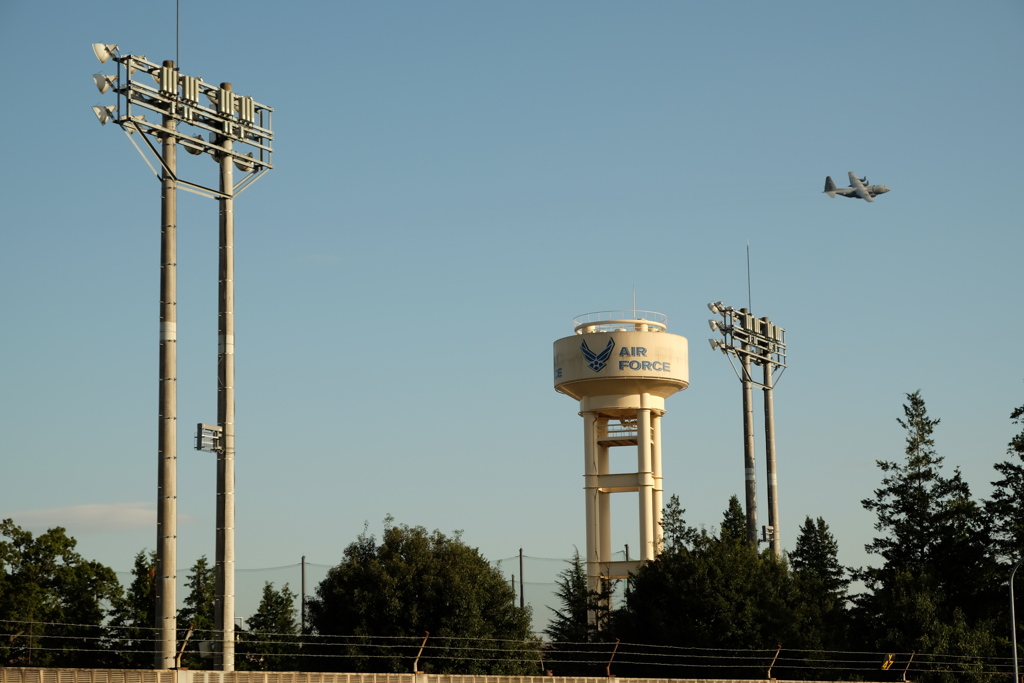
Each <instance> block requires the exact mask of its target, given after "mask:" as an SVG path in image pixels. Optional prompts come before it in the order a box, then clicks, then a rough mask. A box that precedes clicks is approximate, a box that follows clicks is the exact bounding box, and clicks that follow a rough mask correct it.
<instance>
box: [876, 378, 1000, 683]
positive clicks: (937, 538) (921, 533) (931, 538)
mask: <svg viewBox="0 0 1024 683" xmlns="http://www.w3.org/2000/svg"><path fill="white" fill-rule="evenodd" d="M907 400H908V402H907V403H906V404H904V406H903V411H904V417H903V419H899V420H897V421H898V422H899V424H900V426H902V427H903V428H904V430H905V431H906V449H905V455H906V458H905V460H904V461H902V462H890V461H881V460H880V461H877V464H878V466H879V468H880V469H881V470H882V472H883V473H885V476H884V477H883V479H882V486H881V487H880V488H879V489H876V490H875V494H874V497H873V498H868V499H865V500H863V501H862V504H863V506H864V507H865V509H867V510H870V511H872V512H874V513H875V514H876V515H877V519H876V522H875V530H876V531H878V532H881V535H880V536H878V537H876V538H875V539H873V541H872V542H871V543H870V544H868V545H867V546H866V550H867V551H868V552H869V553H872V554H876V555H879V556H881V557H882V558H883V559H884V560H885V562H884V564H883V565H882V566H881V567H867V568H865V569H862V570H860V571H859V572H857V577H858V578H860V579H862V580H863V581H864V584H865V586H866V588H867V589H868V590H867V592H866V593H864V594H862V595H860V596H858V597H857V599H856V605H857V617H858V620H859V627H858V628H857V632H859V633H862V634H864V635H865V636H866V640H865V643H864V646H865V647H866V648H867V649H874V650H876V651H879V650H880V651H904V652H910V651H916V652H939V651H944V652H950V653H955V652H961V653H962V654H963V655H964V656H970V657H977V656H984V655H985V654H991V653H986V652H979V651H976V650H974V649H972V648H974V647H975V646H976V645H978V644H981V645H985V646H987V645H986V644H991V641H990V640H986V639H985V638H984V637H983V636H984V635H985V633H987V632H988V630H989V629H990V628H991V627H992V624H991V622H990V621H989V620H990V619H991V617H992V606H993V604H994V598H993V593H992V591H993V589H994V580H993V577H995V575H996V574H995V572H994V566H993V561H992V556H991V554H990V552H989V548H988V545H987V533H986V524H985V518H984V515H983V514H982V510H981V507H980V506H979V505H978V504H977V503H976V502H975V501H973V500H972V499H971V495H970V489H969V487H968V485H967V483H966V482H965V481H964V480H963V478H962V476H961V474H960V471H959V470H954V473H953V476H951V477H945V476H943V474H942V470H941V467H942V458H941V457H939V456H938V455H937V453H936V450H935V441H934V436H933V435H934V431H935V427H936V426H937V425H938V424H939V420H938V419H932V418H930V417H929V416H928V412H927V409H926V407H925V403H924V399H923V398H922V397H921V394H920V392H919V391H917V392H914V393H912V394H907ZM948 638H955V639H956V640H955V641H949V640H947V639H948ZM969 643H973V645H968V644H969ZM958 648H959V649H958ZM951 675H952V674H951ZM957 675H963V676H967V675H968V672H967V671H966V670H964V671H960V672H959V673H958V674H957ZM935 676H938V677H939V678H936V679H935V680H938V679H941V676H940V675H939V674H935Z"/></svg>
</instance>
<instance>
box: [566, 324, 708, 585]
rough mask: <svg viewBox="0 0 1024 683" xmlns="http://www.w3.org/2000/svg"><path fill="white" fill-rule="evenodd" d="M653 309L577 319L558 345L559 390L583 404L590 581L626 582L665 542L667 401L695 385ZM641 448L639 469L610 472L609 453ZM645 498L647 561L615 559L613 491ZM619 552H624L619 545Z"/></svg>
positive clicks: (681, 346)
mask: <svg viewBox="0 0 1024 683" xmlns="http://www.w3.org/2000/svg"><path fill="white" fill-rule="evenodd" d="M667 320H668V319H667V317H666V316H664V315H662V314H661V313H653V312H651V311H632V310H631V311H602V312H600V313H588V314H586V315H581V316H579V317H577V318H576V319H575V320H573V325H574V329H573V332H575V334H574V335H573V336H571V337H564V338H562V339H559V340H558V341H556V342H555V346H554V353H555V367H554V370H555V391H558V392H561V393H563V394H565V395H567V396H571V397H573V398H574V399H576V400H578V401H579V402H580V416H581V417H582V418H583V455H584V462H585V466H584V476H585V482H586V483H585V484H584V489H585V491H586V501H587V556H586V561H587V579H588V586H589V587H590V589H591V590H595V591H599V590H601V587H602V582H603V580H606V579H618V578H625V577H626V576H628V575H629V573H630V572H631V571H634V570H635V569H636V567H637V566H638V565H639V564H640V562H642V561H645V560H653V559H654V556H655V554H656V553H657V552H658V550H659V546H660V543H661V512H662V507H663V501H662V484H661V416H662V415H664V414H665V399H666V398H668V397H669V396H671V395H672V394H674V393H676V392H677V391H682V390H683V389H685V388H686V387H687V385H689V383H690V373H689V364H688V359H687V347H688V345H687V341H686V338H685V337H680V336H678V335H674V334H668V333H667V332H666V322H667ZM623 446H626V447H632V448H634V449H636V463H637V465H636V471H635V472H622V473H613V472H611V471H610V464H609V460H610V458H609V451H610V450H611V449H612V448H615V447H623ZM626 492H636V493H637V494H638V497H639V519H640V548H639V553H638V554H639V560H633V561H628V560H627V561H617V562H613V561H612V547H613V546H612V539H611V506H610V503H611V501H610V498H611V494H613V493H626ZM616 547H618V546H616Z"/></svg>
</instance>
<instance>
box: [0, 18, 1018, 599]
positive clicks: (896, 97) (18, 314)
mask: <svg viewBox="0 0 1024 683" xmlns="http://www.w3.org/2000/svg"><path fill="white" fill-rule="evenodd" d="M181 19H182V20H181V52H180V64H181V68H182V71H183V72H184V73H187V74H189V75H194V76H202V77H203V78H204V79H205V80H206V81H207V82H209V83H219V82H221V81H231V82H232V83H233V84H234V89H235V91H236V92H238V93H240V94H249V95H252V96H254V97H255V98H256V99H257V100H258V101H260V102H263V103H266V104H269V105H271V106H273V107H274V108H275V116H274V129H275V134H276V141H275V149H276V151H277V154H275V156H274V161H275V165H276V168H275V170H274V171H272V172H271V173H269V174H268V175H267V176H266V177H264V178H263V179H261V180H260V181H259V182H258V183H256V184H255V185H254V186H253V187H252V188H251V189H250V190H248V191H246V192H245V193H244V194H243V195H241V196H240V197H239V199H238V201H237V203H236V217H237V218H236V220H237V277H236V286H237V316H236V318H237V339H236V354H237V355H236V358H237V372H238V379H237V391H238V396H237V409H238V418H237V424H238V427H237V433H238V442H237V447H238V456H237V485H238V496H237V517H238V520H237V553H238V557H237V564H238V567H239V568H255V567H274V566H280V565H288V564H294V563H296V562H298V559H299V557H300V556H302V555H306V556H307V558H309V560H310V561H311V562H315V563H320V564H325V565H326V564H334V563H336V562H337V561H338V560H339V559H340V556H341V552H342V549H343V548H344V547H345V545H347V544H348V543H349V542H351V541H352V540H353V539H354V538H355V537H356V535H357V534H358V533H359V532H360V531H361V530H362V528H363V525H364V522H367V521H368V522H369V526H370V530H371V531H373V532H376V533H379V532H380V529H381V520H382V519H383V518H384V516H385V515H386V514H388V513H390V514H393V515H394V516H395V517H396V519H397V520H398V521H399V522H404V523H409V524H418V525H423V526H426V527H428V528H431V529H433V528H438V529H441V530H442V531H445V532H451V531H453V530H455V529H462V530H464V532H465V533H464V538H465V540H466V541H467V542H469V543H470V544H471V545H474V546H477V547H479V548H480V549H481V551H482V552H483V553H484V554H485V555H486V556H487V557H489V558H491V559H498V558H502V557H511V556H513V555H515V554H516V553H517V552H518V549H519V548H520V547H522V548H524V549H525V552H526V553H527V554H528V555H531V556H537V557H567V556H569V555H571V553H572V550H573V546H577V547H579V548H581V549H582V548H583V546H584V539H585V536H584V526H583V523H584V514H583V513H584V509H583V493H582V484H583V480H582V474H583V457H582V426H581V420H580V418H579V417H578V416H577V414H576V413H577V409H578V407H577V404H576V403H575V402H574V401H572V400H571V399H569V398H567V397H565V396H562V395H559V394H556V393H555V392H554V391H553V389H552V382H551V344H552V342H553V341H554V340H555V339H557V338H559V337H562V336H566V335H568V334H571V333H572V318H573V316H576V315H578V314H581V313H586V312H590V311H598V310H606V309H616V308H624V307H629V306H631V305H632V292H633V290H634V288H635V290H636V302H637V306H638V307H639V308H643V309H649V310H654V311H660V312H662V313H665V314H667V315H668V318H669V331H670V332H673V333H676V334H680V335H683V336H686V337H688V338H689V339H690V346H691V349H690V350H691V358H690V366H691V386H690V388H689V389H688V390H687V391H685V392H683V393H682V394H680V395H677V396H676V397H674V398H672V399H670V400H669V402H668V414H667V415H666V417H665V419H664V443H665V448H664V456H665V488H666V493H667V494H677V495H678V496H679V497H680V499H681V500H682V504H683V506H684V507H685V508H686V509H687V511H688V512H687V518H688V520H689V521H690V522H691V523H694V524H703V525H708V526H710V525H717V524H718V522H719V520H720V519H721V514H722V511H723V510H724V509H725V507H726V504H727V501H728V498H729V496H731V495H733V494H736V495H740V496H741V495H742V491H743V461H742V424H741V410H740V386H739V382H738V381H737V380H736V377H735V375H734V374H733V370H732V369H731V368H730V367H729V363H728V361H727V359H726V358H724V357H723V356H722V355H721V354H718V353H714V352H712V351H711V349H710V348H709V347H708V345H707V342H706V339H707V338H708V337H710V336H711V332H710V330H709V329H708V327H707V322H706V321H707V319H708V318H710V317H711V316H710V314H709V312H708V310H707V308H706V304H707V302H709V301H715V300H722V301H724V302H726V303H728V304H731V305H733V306H736V307H740V306H743V305H745V304H746V301H747V281H746V245H747V244H748V243H749V245H750V252H751V259H752V269H751V272H752V292H753V296H752V303H753V310H754V313H755V314H757V315H767V316H769V317H771V318H772V319H773V320H774V321H775V322H777V323H778V324H779V325H781V326H783V327H785V328H786V329H787V333H788V341H789V360H790V368H789V369H788V370H787V371H786V373H785V374H784V375H783V377H782V380H781V382H780V383H779V385H778V388H777V390H776V398H775V403H776V420H777V425H776V427H777V447H778V462H779V487H780V501H781V503H780V506H781V522H782V526H783V545H784V547H785V548H788V549H791V548H792V546H793V542H794V540H795V536H796V531H797V527H798V525H799V524H800V523H801V522H802V521H803V519H804V518H805V517H806V516H812V517H817V516H822V517H824V518H825V520H826V521H827V522H828V523H829V525H830V526H831V527H832V530H833V532H834V533H835V535H836V537H837V539H838V541H839V544H840V559H841V560H842V561H844V562H845V563H847V564H850V565H861V564H864V563H865V562H868V561H869V559H870V558H868V556H866V555H865V554H864V552H863V546H864V544H865V543H867V542H869V541H870V539H871V537H872V535H873V530H872V523H873V519H872V517H871V516H870V515H869V514H868V513H866V512H865V511H864V510H863V509H862V508H861V506H860V503H859V501H860V500H861V499H862V498H865V497H867V496H869V495H871V492H872V490H873V489H874V488H875V487H876V486H877V485H878V483H879V481H880V474H879V471H878V469H877V468H876V466H875V460H876V459H899V458H901V457H902V452H903V445H904V444H903V434H902V431H901V429H900V428H899V426H898V425H897V424H896V418H897V417H898V416H900V415H901V414H902V411H901V404H902V403H903V401H904V394H905V393H907V392H912V391H914V390H917V389H921V390H922V392H923V395H924V398H925V400H926V401H927V405H928V408H929V411H930V413H931V414H932V416H933V417H938V418H941V420H942V423H941V425H940V426H939V428H938V431H937V433H936V438H937V445H938V450H939V453H940V454H941V455H943V456H945V458H946V464H947V466H948V467H949V468H950V469H951V468H952V467H955V466H959V467H961V468H962V469H963V472H964V474H965V476H966V477H967V479H968V481H969V482H970V483H971V485H972V487H973V490H974V493H975V494H976V495H977V496H979V497H980V496H987V495H988V494H989V491H990V487H989V482H990V481H991V480H993V479H994V478H995V477H994V474H995V473H994V471H993V470H992V464H993V463H995V462H998V461H1000V460H1002V459H1003V458H1004V457H1005V449H1006V444H1007V442H1008V441H1009V439H1010V438H1011V436H1012V435H1013V433H1014V427H1013V426H1012V425H1011V424H1010V421H1009V419H1008V416H1009V413H1010V411H1011V410H1012V409H1013V408H1014V407H1015V406H1018V405H1021V404H1022V403H1024V362H1022V355H1021V353H1020V350H1019V345H1020V340H1021V339H1022V338H1024V322H1022V319H1024V316H1022V310H1024V306H1022V296H1021V290H1022V284H1024V277H1022V270H1021V254H1022V253H1024V235H1022V221H1021V203H1020V202H1021V191H1020V170H1021V167H1020V164H1021V160H1022V159H1024V136H1022V133H1021V111H1024V88H1022V87H1021V86H1022V85H1024V83H1022V78H1021V73H1022V66H1024V5H1021V3H1019V2H1018V1H1017V0H1002V1H1000V0H993V1H988V2H980V3H975V4H972V5H967V4H964V3H961V2H952V1H939V2H936V1H934V0H929V1H927V2H925V1H908V2H900V3H891V2H858V3H852V4H851V3H824V4H823V3H820V2H783V3H771V4H767V3H761V2H736V3H706V2H684V1H676V2H655V1H652V2H643V3H624V2H621V3H612V2H592V1H588V2H576V1H564V2H556V3H547V2H517V3H479V2H417V3H413V2H390V3H380V2H337V3H334V2H330V3H329V2H302V1H296V2H287V3H285V2H267V1H265V0H256V1H254V2H248V3H242V4H239V3H220V2H218V3H206V4H200V3H197V2H195V1H194V0H182V1H181ZM174 23H175V7H174V2H171V1H166V2H165V1H161V2H151V3H142V4H138V5H136V6H135V7H133V8H132V9H130V10H129V9H128V8H124V7H122V8H118V7H115V6H111V5H102V4H95V3H82V2H71V1H70V0H56V1H55V2H49V3H38V2H25V1H23V0H9V1H7V2H4V3H3V4H2V5H0V38H2V40H0V55H2V59H0V78H2V82H3V83H5V84H6V86H7V89H6V95H5V97H4V103H5V106H4V107H3V108H0V122H2V126H3V130H4V131H5V141H4V149H3V159H4V163H3V164H2V166H0V174H2V176H0V178H2V183H0V193H2V199H0V226H2V227H0V239H2V242H0V315H2V320H3V323H2V324H0V349H2V352H3V361H2V362H0V387H2V391H0V453H2V470H0V472H2V475H0V481H2V486H0V490H2V495H0V516H11V517H13V518H14V519H15V521H16V522H19V523H21V524H22V525H23V526H27V527H29V528H32V529H33V530H35V531H42V530H43V529H45V527H46V526H47V525H48V524H61V525H63V526H66V527H67V528H68V529H69V531H70V532H71V533H72V534H73V535H75V536H76V538H78V540H79V543H80V550H81V551H82V552H83V553H84V554H85V555H86V556H88V557H92V558H95V559H98V560H100V561H102V562H104V563H106V564H108V565H110V566H112V567H114V568H115V569H120V570H125V569H128V568H129V567H130V566H131V561H132V556H133V555H134V554H135V553H136V552H137V551H139V550H141V549H143V548H153V547H154V544H155V524H154V519H155V501H156V421H157V420H156V398H157V394H156V378H157V332H158V275H159V269H158V266H159V258H158V255H159V195H160V188H159V184H158V182H157V180H156V179H155V178H154V177H153V175H152V174H151V173H150V171H149V170H148V169H147V168H146V166H145V164H144V163H143V161H142V159H141V158H140V157H139V155H138V154H137V152H136V151H135V150H134V149H133V148H132V146H131V145H130V143H129V142H128V141H127V140H126V139H125V137H124V135H123V134H122V133H121V132H120V130H119V129H117V128H116V127H114V126H107V127H105V128H101V127H100V126H99V125H98V123H97V121H96V119H95V118H94V117H93V114H92V112H91V111H90V107H91V106H92V105H97V104H112V103H113V97H112V95H110V94H108V95H100V94H98V93H97V91H96V90H95V88H94V86H93V84H92V79H91V75H92V74H93V73H98V72H104V70H106V72H111V70H110V68H109V66H110V65H109V64H108V65H106V67H104V66H101V65H100V64H99V63H98V62H97V61H96V60H95V59H94V57H93V55H92V52H91V50H90V47H89V46H90V43H93V42H110V43H117V44H118V45H120V47H121V49H122V51H123V52H130V53H136V54H140V53H141V54H145V55H147V56H148V57H149V58H150V59H151V60H153V61H162V60H164V59H174V58H175V33H174ZM209 165H210V167H211V169H210V172H212V170H213V169H212V166H213V164H212V162H210V163H209ZM851 170H853V171H856V172H857V173H858V174H860V175H867V176H868V178H869V179H870V180H871V182H874V183H884V184H886V185H888V186H889V187H890V188H891V189H892V191H891V192H890V193H889V194H887V195H885V196H883V197H881V198H879V199H878V200H876V202H875V203H873V204H867V203H865V202H861V201H852V200H846V199H842V198H837V199H829V198H828V197H826V196H825V195H823V194H822V193H821V190H822V187H823V185H824V179H825V176H826V175H829V174H831V175H832V177H833V178H835V179H836V180H837V181H838V182H840V184H842V185H845V184H846V183H845V180H846V173H847V172H848V171H851ZM216 245H217V207H216V205H215V203H214V202H213V201H211V200H208V199H203V198H200V197H196V196H193V195H189V194H186V193H181V197H180V204H179V255H178V268H179V299H178V310H179V322H178V338H179V361H180V365H179V372H178V385H179V404H178V415H179V423H180V430H179V444H180V450H179V491H180V499H179V512H180V515H181V519H180V521H179V558H180V560H181V561H180V562H179V565H180V566H182V567H185V566H188V565H189V564H191V563H192V561H194V559H195V558H196V557H198V556H199V555H200V554H204V553H205V554H207V555H208V556H211V557H212V555H213V552H214V485H215V472H214V464H213V459H212V456H210V455H208V454H200V453H197V452H195V451H192V450H191V449H190V440H191V434H192V428H193V425H194V424H195V423H197V422H211V421H214V420H215V419H216V393H215V387H216V352H217V345H216V323H217V320H216V293H217V284H216V283H217V272H216V258H217V254H216V252H217V246H216ZM758 448H759V450H760V449H763V439H761V438H760V434H759V438H758ZM762 452H763V451H762ZM763 467H764V464H763V457H761V456H759V459H758V468H759V469H758V472H759V487H760V493H759V502H760V504H761V510H760V512H761V520H760V521H761V523H764V522H765V521H766V515H767V512H766V495H765V491H764V473H763ZM623 499H624V500H623V502H622V503H621V504H619V505H618V507H617V508H616V510H617V511H616V513H615V516H616V525H617V526H618V531H617V532H616V536H615V539H614V540H615V541H616V542H619V543H623V544H625V543H630V544H633V543H636V542H637V541H636V535H637V532H636V530H635V522H634V520H635V512H634V509H635V507H634V499H633V498H629V497H623ZM87 506H94V507H87ZM87 513H88V514H87ZM506 570H507V571H517V568H514V567H506ZM527 578H530V577H527ZM293 585H294V581H293Z"/></svg>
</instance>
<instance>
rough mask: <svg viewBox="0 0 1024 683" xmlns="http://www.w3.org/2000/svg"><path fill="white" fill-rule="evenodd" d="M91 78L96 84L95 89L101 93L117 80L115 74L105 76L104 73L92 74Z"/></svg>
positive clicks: (112, 85) (111, 86)
mask: <svg viewBox="0 0 1024 683" xmlns="http://www.w3.org/2000/svg"><path fill="white" fill-rule="evenodd" d="M92 80H93V82H94V83H95V84H96V89H97V90H99V91H100V94H103V93H105V92H107V91H108V90H110V89H111V88H113V87H114V84H115V83H116V82H117V76H107V75H106V74H93V75H92Z"/></svg>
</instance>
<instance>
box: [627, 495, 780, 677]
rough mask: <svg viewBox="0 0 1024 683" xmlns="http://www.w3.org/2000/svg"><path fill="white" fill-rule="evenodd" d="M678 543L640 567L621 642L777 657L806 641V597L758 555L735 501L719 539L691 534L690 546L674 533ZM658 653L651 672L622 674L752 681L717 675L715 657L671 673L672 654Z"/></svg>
mask: <svg viewBox="0 0 1024 683" xmlns="http://www.w3.org/2000/svg"><path fill="white" fill-rule="evenodd" d="M673 525H674V526H675V527H677V528H680V527H679V525H678V524H676V523H675V522H673ZM681 528H685V525H683V527H681ZM672 536H673V537H674V538H673V540H672V541H671V542H669V540H668V537H669V534H666V551H665V552H663V553H662V554H661V555H659V556H658V558H657V559H656V560H655V561H653V562H648V563H645V564H643V565H641V567H640V569H639V570H638V571H637V573H636V575H635V576H634V577H632V579H631V585H630V589H629V591H628V592H627V596H626V604H625V606H624V608H623V609H622V610H620V611H619V613H618V614H617V615H616V619H615V633H616V636H618V637H619V638H621V639H622V640H623V641H624V642H626V641H628V642H631V643H643V644H646V645H663V646H680V645H684V646H686V647H687V648H697V649H698V651H699V649H701V648H728V649H738V650H756V649H770V650H772V651H774V648H775V647H776V645H778V644H779V643H782V642H785V643H793V644H795V643H798V642H800V635H799V633H798V632H797V630H796V624H797V612H796V605H797V603H798V598H799V596H798V594H797V592H796V586H795V583H794V582H793V580H792V576H791V575H790V572H789V570H788V567H787V566H786V564H785V563H784V562H781V561H779V560H777V559H776V558H775V556H774V555H773V554H772V553H771V551H765V552H764V553H763V554H759V553H758V552H757V550H756V549H755V548H753V547H751V546H750V545H749V544H747V542H746V521H745V517H744V515H743V513H742V510H741V509H740V508H739V501H738V499H737V498H736V497H735V496H734V497H733V498H732V499H731V500H730V501H729V508H728V509H727V510H726V512H725V515H724V517H723V524H722V528H721V530H720V532H719V535H718V536H717V537H716V536H713V535H711V534H709V533H707V532H706V531H700V532H697V533H695V534H694V533H691V532H690V531H686V533H685V537H686V538H691V539H692V542H690V543H689V544H684V543H681V542H678V540H677V539H678V538H679V537H678V536H677V535H676V533H675V532H674V533H673V534H672ZM669 548H671V550H669ZM653 652H654V653H655V654H654V655H653V660H652V665H651V666H648V667H637V668H636V669H635V670H633V669H627V668H626V667H622V668H623V674H621V675H631V676H632V675H637V676H640V675H643V676H658V677H679V678H696V677H701V676H708V677H714V678H723V677H726V678H728V677H736V678H750V677H751V674H752V672H751V671H750V670H746V669H743V668H740V667H737V668H736V669H735V670H732V669H721V668H714V667H713V666H712V664H713V663H712V660H711V659H710V658H702V657H701V656H700V655H699V654H695V655H694V656H693V657H692V658H691V659H689V660H688V662H687V664H686V666H685V667H682V666H680V667H679V668H677V667H676V666H665V664H668V663H669V662H670V661H671V660H669V659H668V658H667V657H666V655H667V654H668V651H660V653H659V651H658V650H657V649H655V650H653ZM677 661H678V660H677ZM617 668H618V667H617ZM762 673H763V671H762Z"/></svg>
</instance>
